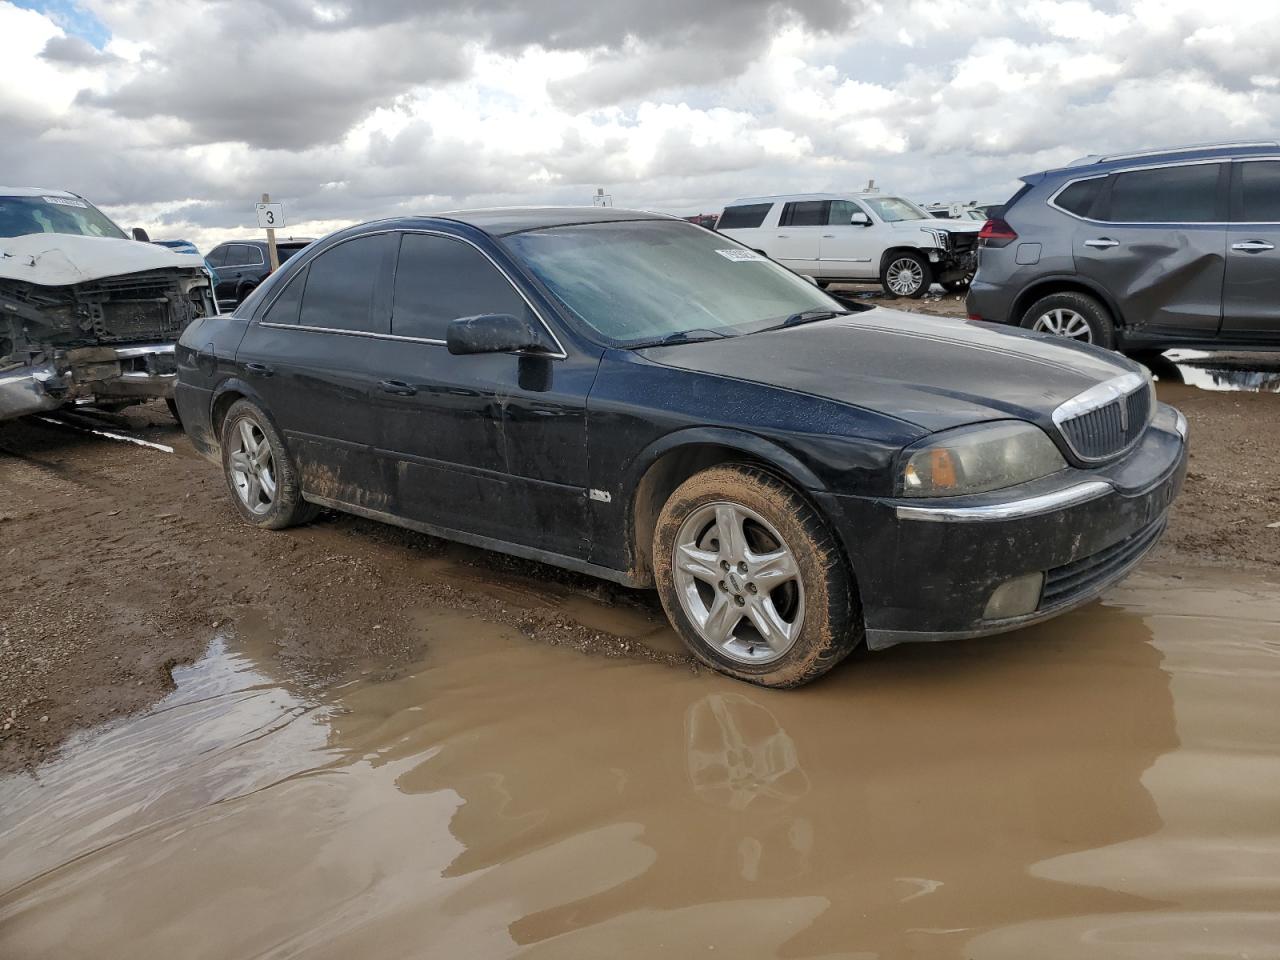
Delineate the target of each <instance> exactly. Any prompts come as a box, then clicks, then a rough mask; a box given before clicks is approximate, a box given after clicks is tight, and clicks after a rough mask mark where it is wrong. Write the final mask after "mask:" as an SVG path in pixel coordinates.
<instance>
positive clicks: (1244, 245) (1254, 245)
mask: <svg viewBox="0 0 1280 960" xmlns="http://www.w3.org/2000/svg"><path fill="white" fill-rule="evenodd" d="M1275 248H1276V247H1275V244H1274V243H1267V241H1265V240H1241V241H1240V242H1239V243H1233V244H1232V245H1231V249H1232V250H1243V251H1244V252H1245V253H1262V252H1263V251H1264V250H1274V249H1275Z"/></svg>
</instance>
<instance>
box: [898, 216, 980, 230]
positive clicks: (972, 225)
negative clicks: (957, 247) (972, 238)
mask: <svg viewBox="0 0 1280 960" xmlns="http://www.w3.org/2000/svg"><path fill="white" fill-rule="evenodd" d="M889 226H891V227H893V229H894V230H897V231H899V232H904V233H911V232H913V231H916V230H930V229H932V230H947V231H949V232H951V233H977V232H978V231H979V230H981V229H982V224H980V223H979V222H978V221H977V220H944V219H942V218H941V217H930V218H929V219H928V220H898V221H896V222H894V223H891V224H889Z"/></svg>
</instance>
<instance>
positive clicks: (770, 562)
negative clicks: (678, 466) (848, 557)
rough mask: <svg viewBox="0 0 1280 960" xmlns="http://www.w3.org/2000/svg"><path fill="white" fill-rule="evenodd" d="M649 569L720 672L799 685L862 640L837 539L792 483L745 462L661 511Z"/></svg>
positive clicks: (693, 646)
mask: <svg viewBox="0 0 1280 960" xmlns="http://www.w3.org/2000/svg"><path fill="white" fill-rule="evenodd" d="M653 569H654V576H655V579H656V581H657V587H658V593H659V595H660V597H661V599H662V606H663V608H664V609H665V610H666V612H667V616H668V617H669V618H670V620H671V623H672V624H673V625H674V626H675V628H676V630H677V632H679V634H680V636H681V637H682V638H683V639H684V642H685V644H686V645H688V647H689V649H690V651H692V653H693V654H694V656H696V657H697V658H698V659H699V660H701V661H702V662H703V663H705V664H707V665H708V666H709V667H712V668H713V669H715V670H718V671H720V672H721V673H725V674H728V675H729V676H731V677H736V678H738V679H739V680H746V681H749V682H751V683H757V684H760V685H761V686H766V687H796V686H800V685H801V684H804V683H808V682H809V681H810V680H813V679H814V678H816V677H819V676H821V675H822V674H824V673H826V672H827V671H828V670H830V669H831V668H832V667H834V666H835V665H836V664H837V663H839V662H840V661H841V660H842V659H844V657H845V656H847V655H848V654H849V652H850V651H851V650H853V648H854V647H856V646H857V645H858V643H859V642H861V640H862V618H861V613H860V611H859V608H858V602H857V596H856V590H855V588H854V584H853V580H852V577H851V575H850V572H849V569H848V566H847V564H846V563H845V560H844V556H843V554H842V553H841V551H840V547H839V545H838V543H837V542H836V539H835V536H834V535H833V534H832V532H831V530H830V529H829V528H828V527H827V524H826V523H825V522H824V521H823V519H822V517H821V516H819V515H818V513H817V511H815V510H814V509H813V507H811V506H810V505H809V504H808V503H807V502H806V501H805V500H804V498H802V497H801V496H800V495H799V494H798V493H797V492H796V491H795V490H793V489H792V488H791V487H790V486H788V485H787V484H785V483H783V482H782V481H780V480H778V479H777V478H776V477H774V476H772V475H771V474H769V473H767V472H765V471H763V470H761V469H759V468H757V467H753V466H749V465H746V464H725V465H721V466H716V467H711V468H710V469H708V470H704V471H702V472H701V473H698V474H695V475H694V476H692V477H690V478H689V479H688V480H686V481H685V482H684V483H682V484H681V485H680V486H679V487H678V488H677V489H676V491H675V492H674V493H672V494H671V497H670V498H669V499H668V500H667V503H666V505H665V506H664V507H663V508H662V512H661V513H660V514H659V516H658V524H657V529H656V530H655V531H654V543H653Z"/></svg>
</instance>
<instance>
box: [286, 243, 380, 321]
mask: <svg viewBox="0 0 1280 960" xmlns="http://www.w3.org/2000/svg"><path fill="white" fill-rule="evenodd" d="M388 251H390V254H391V255H394V252H395V234H390V233H382V234H377V235H375V236H371V237H357V238H356V239H355V240H348V241H346V242H345V243H340V244H338V245H337V246H336V247H331V248H329V249H328V250H326V251H325V252H324V253H322V254H320V255H319V256H318V257H316V258H315V259H314V260H312V261H311V263H310V264H308V266H307V284H306V289H305V291H304V292H303V294H302V312H301V319H300V320H299V322H300V323H301V324H302V325H303V326H304V327H323V328H325V329H327V330H352V331H358V332H362V333H386V332H387V318H386V313H385V309H383V310H376V309H375V306H376V301H377V296H376V294H377V292H378V285H379V283H380V282H381V281H383V280H384V278H386V277H387V270H388V267H389V265H390V257H389V255H388Z"/></svg>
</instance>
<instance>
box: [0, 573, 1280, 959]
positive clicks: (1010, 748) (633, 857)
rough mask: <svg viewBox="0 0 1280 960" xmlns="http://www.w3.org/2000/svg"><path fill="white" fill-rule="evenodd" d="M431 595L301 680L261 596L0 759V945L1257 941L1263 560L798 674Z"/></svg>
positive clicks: (643, 624)
mask: <svg viewBox="0 0 1280 960" xmlns="http://www.w3.org/2000/svg"><path fill="white" fill-rule="evenodd" d="M1178 574H1181V578H1179V577H1178ZM516 592H517V593H518V590H517V591H516ZM527 599H528V598H525V599H524V600H521V598H520V597H518V596H514V595H513V597H512V598H511V600H512V602H513V603H516V602H526V601H527ZM547 602H552V601H547ZM554 602H559V603H564V604H568V605H573V604H577V605H578V606H579V607H581V609H577V610H575V611H574V615H575V616H581V617H584V618H586V617H598V618H603V619H602V620H601V621H600V622H601V623H607V624H608V625H609V628H610V629H617V627H618V623H619V621H618V620H617V619H616V618H615V617H616V613H617V612H616V611H610V610H608V609H607V608H603V607H599V606H598V605H597V607H598V608H597V609H591V602H590V601H588V600H585V599H583V598H581V597H579V598H577V599H576V600H571V599H566V598H564V597H557V598H554ZM418 616H419V624H420V628H421V629H422V630H423V631H425V632H426V633H427V634H428V637H429V641H430V644H431V646H430V650H431V653H430V655H429V657H428V658H427V659H426V660H425V661H424V662H423V663H422V664H421V665H420V667H419V668H418V669H417V670H416V671H415V672H412V673H411V674H408V675H404V676H401V677H399V678H397V679H393V680H385V681H374V680H371V679H366V680H361V681H358V682H354V683H349V684H346V685H344V686H340V687H338V688H335V689H332V690H330V691H328V692H327V693H325V694H324V695H323V696H320V697H315V696H314V695H308V694H305V693H303V692H300V690H299V689H297V688H294V687H293V686H291V684H290V683H289V682H288V680H287V679H281V678H280V677H279V676H278V675H277V674H278V673H279V671H278V668H277V667H275V666H274V662H273V661H272V659H271V656H270V652H269V651H270V648H271V644H270V642H269V638H267V637H262V636H260V635H257V633H256V632H255V631H254V630H253V629H252V625H249V627H248V628H242V629H244V630H245V632H244V634H243V635H242V636H241V637H240V638H236V639H228V638H219V639H217V640H216V641H215V642H214V644H213V645H212V647H211V649H210V652H209V654H208V656H207V657H206V658H204V659H203V660H201V661H200V662H199V663H197V664H195V665H193V666H191V667H187V668H181V669H179V670H177V671H175V675H176V679H177V681H178V690H177V691H176V692H175V693H174V694H173V695H171V696H170V697H169V698H168V699H167V700H165V701H164V702H163V703H161V704H160V705H159V706H158V707H157V708H156V709H155V710H153V711H151V712H150V713H148V714H145V715H143V716H140V717H136V718H132V719H129V720H126V721H123V722H120V723H117V724H115V725H112V726H110V727H107V728H105V729H103V730H101V731H98V732H97V733H95V734H92V735H89V736H83V737H81V738H79V739H78V740H76V741H75V742H73V744H72V745H71V746H70V747H69V748H68V749H67V750H66V751H65V752H64V753H63V755H62V756H61V757H60V758H59V759H56V760H54V761H53V762H51V763H48V764H46V765H45V766H43V767H42V768H40V769H39V771H38V772H37V775H36V776H35V777H34V778H33V777H14V778H10V779H8V780H4V781H0V810H3V812H4V819H3V821H2V824H3V827H2V829H3V831H4V832H3V833H2V834H0V956H3V957H5V958H6V960H18V958H27V957H57V958H77V957H86V958H89V957H92V958H95V960H101V958H110V957H129V958H151V957H157V958H161V957H163V958H172V957H183V958H205V957H207V958H218V960H223V958H247V957H258V958H280V957H294V956H306V957H323V958H327V957H333V958H344V960H345V958H352V957H359V958H361V960H366V958H368V960H376V958H384V957H386V958H390V957H397V958H401V957H427V956H431V957H483V958H489V957H511V956H520V957H531V958H539V957H554V958H566V957H567V958H606V957H607V958H615V957H620V958H632V957H634V958H652V957H692V956H720V957H723V956H735V957H750V958H755V957H787V958H803V957H812V958H817V957H821V958H824V960H830V958H837V957H840V958H872V957H879V958H902V957H956V958H961V957H963V958H975V960H981V958H1000V960H1005V958H1008V960H1013V958H1017V960H1027V958H1049V960H1054V958H1064V960H1065V958H1079V957H1089V958H1099V957H1105V958H1112V957H1115V958H1143V960H1147V958H1152V960H1154V958H1160V960H1167V958H1172V957H1197V958H1198V957H1227V956H1231V957H1236V956H1247V957H1253V958H1263V957H1276V956H1280V799H1278V798H1280V709H1277V704H1278V703H1280V584H1276V583H1269V582H1267V581H1264V580H1260V579H1253V580H1250V579H1248V578H1246V577H1242V576H1240V575H1237V574H1232V575H1231V576H1230V578H1229V579H1228V578H1227V576H1226V575H1225V574H1221V573H1213V572H1201V571H1194V572H1192V571H1186V570H1180V571H1158V570H1150V569H1148V571H1147V572H1143V573H1141V574H1139V575H1138V576H1136V577H1134V578H1133V579H1132V580H1131V581H1130V582H1129V583H1128V584H1127V585H1125V586H1123V587H1121V588H1118V589H1116V590H1114V591H1113V592H1112V593H1111V595H1110V597H1109V600H1108V602H1107V603H1106V604H1105V605H1104V604H1096V605H1094V606H1092V607H1090V608H1088V609H1087V610H1084V611H1081V612H1079V613H1076V614H1073V615H1070V616H1068V617H1065V618H1063V619H1061V620H1059V621H1057V622H1055V623H1051V624H1047V625H1044V626H1042V627H1038V628H1035V629H1029V630H1025V631H1022V632H1021V633H1018V634H1014V635H1011V636H1008V637H1003V638H996V639H993V640H988V641H974V642H960V643H951V644H943V645H937V646H932V647H929V646H922V647H904V648H896V649H894V650H890V651H887V652H884V653H879V654H874V655H857V656H856V657H855V658H854V659H853V660H852V661H850V662H849V663H848V664H847V665H846V666H845V667H843V668H841V669H839V670H837V671H836V673H835V674H834V675H833V676H831V677H830V678H829V679H828V680H826V681H824V682H821V683H819V684H816V685H814V686H812V687H809V688H806V689H803V690H799V691H790V692H771V691H765V690H760V689H756V688H753V687H749V686H746V685H743V684H739V683H735V682H733V681H730V680H726V679H723V678H721V677H718V676H715V675H712V674H709V673H707V672H706V671H703V672H701V673H699V674H697V675H695V674H692V673H690V672H688V671H687V670H683V669H680V668H674V667H666V666H660V665H656V664H653V663H647V662H640V661H629V660H617V659H606V658H601V657H589V656H584V655H582V654H579V653H577V652H575V651H572V650H566V649H560V648H556V647H549V646H545V645H538V644H534V643H530V642H529V641H528V640H526V639H524V638H523V637H521V636H520V635H519V634H518V633H516V632H515V631H513V630H510V629H508V628H506V627H499V626H494V625H492V624H488V623H485V622H484V621H481V620H478V619H472V618H470V617H468V616H467V615H465V614H461V613H452V612H447V611H439V610H436V611H424V612H421V613H420V614H419V615H418ZM623 616H624V617H626V618H633V620H634V622H632V623H631V627H632V628H633V629H634V631H635V633H634V634H633V635H635V636H640V635H646V634H644V631H645V630H646V629H648V628H649V627H650V626H651V624H650V623H649V621H648V618H647V617H646V616H645V615H644V613H643V611H640V612H636V611H630V612H627V613H625V614H624V615H623ZM646 636H648V635H646ZM651 639H654V640H655V641H656V642H658V643H659V644H661V643H662V642H665V641H663V640H662V639H661V637H659V636H658V634H657V633H654V634H652V635H651ZM645 642H648V641H645Z"/></svg>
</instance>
